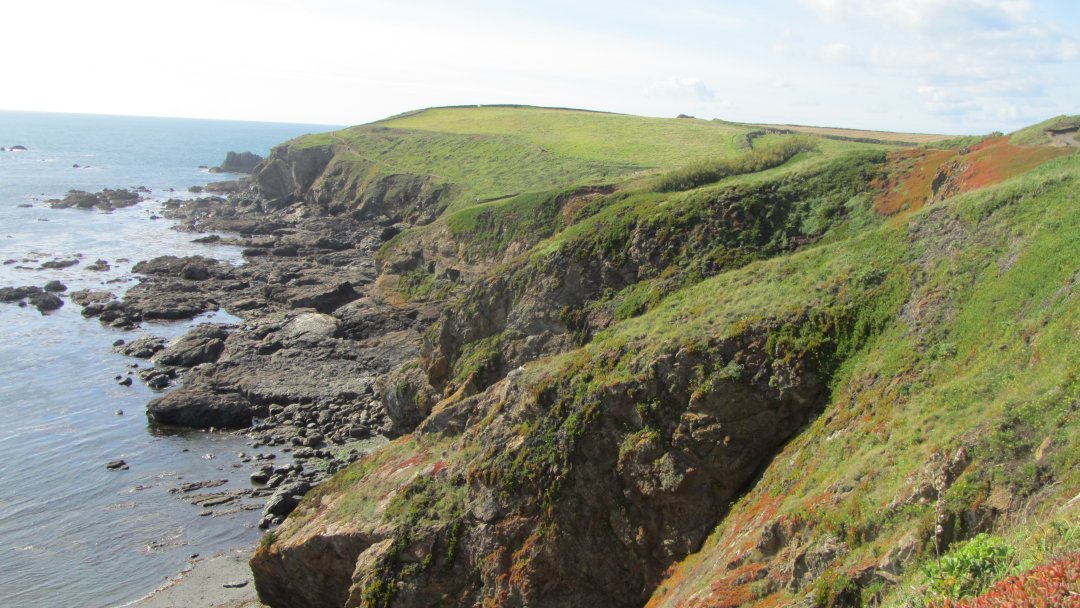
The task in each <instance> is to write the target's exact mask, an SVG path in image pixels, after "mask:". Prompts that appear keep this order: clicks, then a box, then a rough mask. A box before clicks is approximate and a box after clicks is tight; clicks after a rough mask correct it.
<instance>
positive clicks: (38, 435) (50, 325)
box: [0, 111, 335, 608]
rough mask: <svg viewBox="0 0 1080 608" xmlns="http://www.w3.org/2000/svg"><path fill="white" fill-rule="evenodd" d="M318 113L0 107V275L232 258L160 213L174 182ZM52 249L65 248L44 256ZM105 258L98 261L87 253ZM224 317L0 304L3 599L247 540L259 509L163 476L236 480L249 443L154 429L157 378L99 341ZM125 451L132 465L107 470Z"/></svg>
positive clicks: (75, 285) (100, 602)
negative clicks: (112, 204)
mask: <svg viewBox="0 0 1080 608" xmlns="http://www.w3.org/2000/svg"><path fill="white" fill-rule="evenodd" d="M332 128H335V127H333V126H330V125H303V124H280V123H257V122H236V121H217V120H189V119H172V118H145V117H121V116H99V115H77V114H52V113H29V112H4V111H0V147H4V148H11V147H14V146H24V147H26V148H27V149H26V150H25V151H17V152H0V261H4V262H7V263H5V264H3V265H0V286H22V285H37V286H43V285H44V284H45V283H46V282H48V281H52V280H59V281H61V282H63V283H64V284H65V285H67V286H68V290H69V293H70V291H72V290H76V289H83V288H95V289H108V290H110V291H112V292H113V293H116V294H122V293H123V291H124V290H126V289H127V288H129V287H130V286H132V285H133V284H134V282H135V280H136V279H135V277H133V275H132V274H131V267H132V266H133V265H134V264H135V263H136V262H138V261H140V260H144V259H150V258H153V257H156V256H159V255H205V256H211V257H215V258H218V259H221V260H225V261H228V262H230V263H233V264H241V263H243V262H242V259H241V257H240V255H239V251H238V250H237V249H236V248H235V247H229V246H215V245H200V244H196V243H193V242H192V239H193V238H195V237H196V236H198V235H193V234H190V233H184V232H179V231H177V230H174V229H173V225H172V223H171V222H170V221H169V220H167V219H162V218H159V217H158V213H157V212H158V211H159V210H160V208H161V205H162V203H163V202H164V201H165V200H168V199H170V198H185V197H190V196H194V195H191V194H189V193H188V188H189V187H191V186H195V185H202V184H206V183H208V182H211V181H215V180H222V179H235V178H236V177H237V176H235V175H228V174H213V173H209V172H208V171H207V170H206V169H205V168H200V165H202V166H214V165H218V164H220V163H221V162H222V161H223V160H224V158H225V155H226V153H227V152H229V151H237V152H241V151H250V152H255V153H257V154H260V155H263V156H265V155H266V154H268V153H269V151H270V149H271V148H272V147H273V146H275V145H277V144H279V143H282V142H284V141H286V140H288V139H291V138H293V137H296V136H299V135H302V134H305V133H313V132H321V131H326V130H330V129H332ZM120 187H126V188H133V187H145V188H148V189H150V194H149V195H146V196H148V197H149V199H150V200H148V201H145V202H142V203H140V204H138V205H136V206H134V207H129V208H125V209H118V210H115V211H112V212H108V213H106V212H102V211H97V210H84V209H52V208H50V207H49V206H48V205H47V204H46V203H45V201H46V200H47V199H49V198H58V197H62V196H63V195H64V194H65V193H66V192H67V191H68V190H71V189H79V190H86V191H91V192H94V191H98V190H100V189H102V188H120ZM55 259H78V260H79V263H78V264H76V265H74V266H71V267H68V268H63V269H43V268H42V266H41V265H42V264H43V263H44V262H46V261H49V260H55ZM99 259H100V260H105V261H106V262H108V265H109V266H110V270H108V271H93V270H88V269H87V268H86V267H87V266H88V265H91V264H92V263H93V262H95V261H97V260H99ZM208 320H209V321H219V322H231V321H235V320H236V318H235V317H232V316H230V315H229V314H228V312H227V311H218V312H216V313H214V314H212V315H207V316H204V317H203V318H199V319H196V320H195V321H192V322H173V323H156V324H144V327H142V328H140V329H138V330H134V331H122V330H117V329H110V328H106V327H103V326H101V325H100V324H99V323H98V322H97V320H95V319H84V318H83V317H82V316H81V315H80V307H79V306H77V305H75V304H74V303H71V302H70V301H65V305H64V306H63V307H62V308H60V309H59V310H57V311H55V312H52V313H49V314H42V313H40V312H38V311H37V310H36V309H35V308H33V307H30V306H27V307H19V306H17V305H15V304H2V303H0V606H4V607H6V608H31V607H33V608H42V607H50V606H58V607H59V606H64V607H69V606H80V607H87V608H106V607H113V606H123V605H126V604H129V603H131V602H133V601H135V600H137V599H138V598H140V597H143V596H145V595H146V594H148V593H149V592H151V591H153V590H154V589H156V588H158V587H159V586H161V585H163V584H165V583H166V582H168V580H169V579H170V577H173V576H175V575H176V574H177V573H178V572H180V571H181V570H182V569H183V568H184V567H185V566H186V565H187V564H188V562H189V560H190V559H192V558H193V556H195V555H200V556H204V557H208V556H210V555H213V554H215V553H217V552H221V551H227V550H232V549H236V548H243V547H251V546H253V545H254V543H255V542H256V541H257V540H258V538H259V535H260V531H259V530H258V528H257V522H258V518H259V516H260V513H259V512H258V511H244V512H239V513H233V514H229V515H224V516H219V517H215V516H206V515H200V513H201V512H203V509H202V508H200V507H198V506H196V505H193V504H190V503H188V502H185V501H183V500H181V499H180V498H178V497H177V495H176V494H174V493H170V492H169V490H170V489H171V488H174V487H176V486H177V485H178V484H180V483H184V482H189V481H203V480H211V479H214V480H217V479H227V480H228V484H227V485H225V486H222V487H221V488H215V489H214V490H215V491H216V490H220V489H229V488H241V487H246V486H248V485H249V482H248V479H247V475H248V472H249V469H247V468H245V467H244V466H242V463H241V459H242V457H243V455H244V454H245V453H247V454H250V452H251V451H252V450H251V448H250V447H249V446H248V445H247V444H246V443H245V440H244V438H243V437H241V436H237V435H234V434H230V433H224V432H175V431H174V432H165V431H162V430H160V429H157V428H154V427H152V426H150V425H149V424H148V422H147V418H146V415H145V405H146V403H147V402H148V401H149V400H150V399H152V398H153V397H154V396H155V393H154V392H153V391H151V390H150V389H148V388H146V387H145V386H143V385H142V384H141V383H140V382H139V381H138V380H137V379H135V381H134V382H133V383H132V384H131V385H130V386H124V385H122V384H120V383H119V382H118V380H117V378H118V377H119V378H120V379H124V378H127V377H129V374H131V373H132V372H134V371H137V370H135V369H133V368H132V366H133V365H140V366H146V365H148V363H147V362H145V361H140V360H135V359H131V358H128V357H124V356H121V355H119V354H115V353H113V352H112V345H113V343H114V342H115V341H117V340H126V341H130V340H132V339H134V338H137V337H138V336H140V335H142V334H144V333H149V334H152V335H157V336H164V337H174V336H178V335H180V334H182V333H184V332H185V331H186V330H187V329H188V328H189V327H190V326H191V325H192V324H193V323H197V322H203V321H208ZM118 459H122V460H124V461H125V462H126V463H127V464H128V467H129V468H128V470H118V471H114V470H107V469H106V463H108V462H110V461H113V460H118Z"/></svg>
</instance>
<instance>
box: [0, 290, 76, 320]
mask: <svg viewBox="0 0 1080 608" xmlns="http://www.w3.org/2000/svg"><path fill="white" fill-rule="evenodd" d="M0 302H10V303H16V304H18V305H19V306H26V305H27V302H29V304H30V305H31V306H33V307H34V308H37V309H38V312H40V313H41V314H45V313H47V312H52V311H54V310H56V309H58V308H60V307H61V306H63V305H64V301H63V300H61V299H60V298H59V297H57V296H55V295H53V294H51V293H49V292H47V291H45V290H43V289H42V288H40V287H35V286H32V285H30V286H26V287H0Z"/></svg>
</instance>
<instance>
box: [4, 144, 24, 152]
mask: <svg viewBox="0 0 1080 608" xmlns="http://www.w3.org/2000/svg"><path fill="white" fill-rule="evenodd" d="M27 150H28V148H27V147H26V146H18V145H16V146H11V147H10V148H8V151H9V152H26V151H27Z"/></svg>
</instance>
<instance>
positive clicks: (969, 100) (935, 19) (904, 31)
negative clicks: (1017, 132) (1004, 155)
mask: <svg viewBox="0 0 1080 608" xmlns="http://www.w3.org/2000/svg"><path fill="white" fill-rule="evenodd" d="M799 3H800V4H802V5H803V6H805V7H807V8H809V9H810V10H811V11H813V12H814V13H816V14H817V15H818V16H819V17H820V18H821V19H822V20H823V21H824V22H825V23H826V24H827V25H828V26H833V28H834V29H838V30H839V31H840V32H841V33H842V34H843V35H844V36H845V37H843V38H841V39H840V41H836V42H832V43H830V44H826V45H825V46H823V47H821V51H820V53H821V57H822V58H823V59H824V60H825V61H827V62H830V63H841V64H846V65H855V66H862V67H863V68H865V70H866V71H867V72H868V75H872V76H873V77H875V78H877V77H881V76H887V77H894V78H899V79H907V80H909V81H912V84H911V85H909V86H912V87H913V88H914V89H915V90H916V92H917V93H918V95H919V98H920V99H921V100H922V103H923V105H924V108H925V109H926V110H927V111H929V112H931V113H933V114H936V115H947V116H965V115H969V114H970V115H976V114H980V113H981V114H982V115H983V116H984V117H986V118H992V117H999V116H1012V117H1013V118H1014V119H1015V116H1014V115H1013V114H1014V113H1013V112H1011V111H1009V110H1007V109H1003V108H1006V107H1013V108H1015V105H1011V103H1007V100H1010V99H1012V100H1015V99H1018V98H1025V99H1027V100H1028V101H1029V102H1030V101H1031V100H1038V99H1040V98H1044V97H1045V96H1046V95H1047V87H1046V86H1045V82H1046V80H1047V78H1048V76H1046V75H1045V74H1044V72H1045V71H1046V70H1044V68H1049V67H1050V66H1052V65H1054V64H1060V63H1066V62H1071V61H1075V60H1076V59H1077V58H1078V57H1080V42H1078V41H1077V39H1076V38H1075V37H1073V36H1072V35H1071V34H1069V33H1066V32H1064V31H1062V30H1061V29H1060V28H1058V27H1057V26H1056V25H1055V24H1053V23H1047V22H1044V21H1042V20H1040V18H1039V17H1038V15H1037V14H1036V13H1035V11H1034V9H1033V6H1032V3H1031V2H1030V1H1029V0H799Z"/></svg>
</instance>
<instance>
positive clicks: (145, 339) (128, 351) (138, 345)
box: [113, 336, 165, 359]
mask: <svg viewBox="0 0 1080 608" xmlns="http://www.w3.org/2000/svg"><path fill="white" fill-rule="evenodd" d="M163 348H165V338H161V337H158V336H140V337H139V338H136V339H135V340H132V341H131V342H128V343H126V344H118V345H116V346H114V347H113V352H116V353H120V354H121V355H125V356H127V357H135V358H136V359H149V358H150V357H152V356H154V353H156V352H158V351H160V350H161V349H163Z"/></svg>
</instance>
